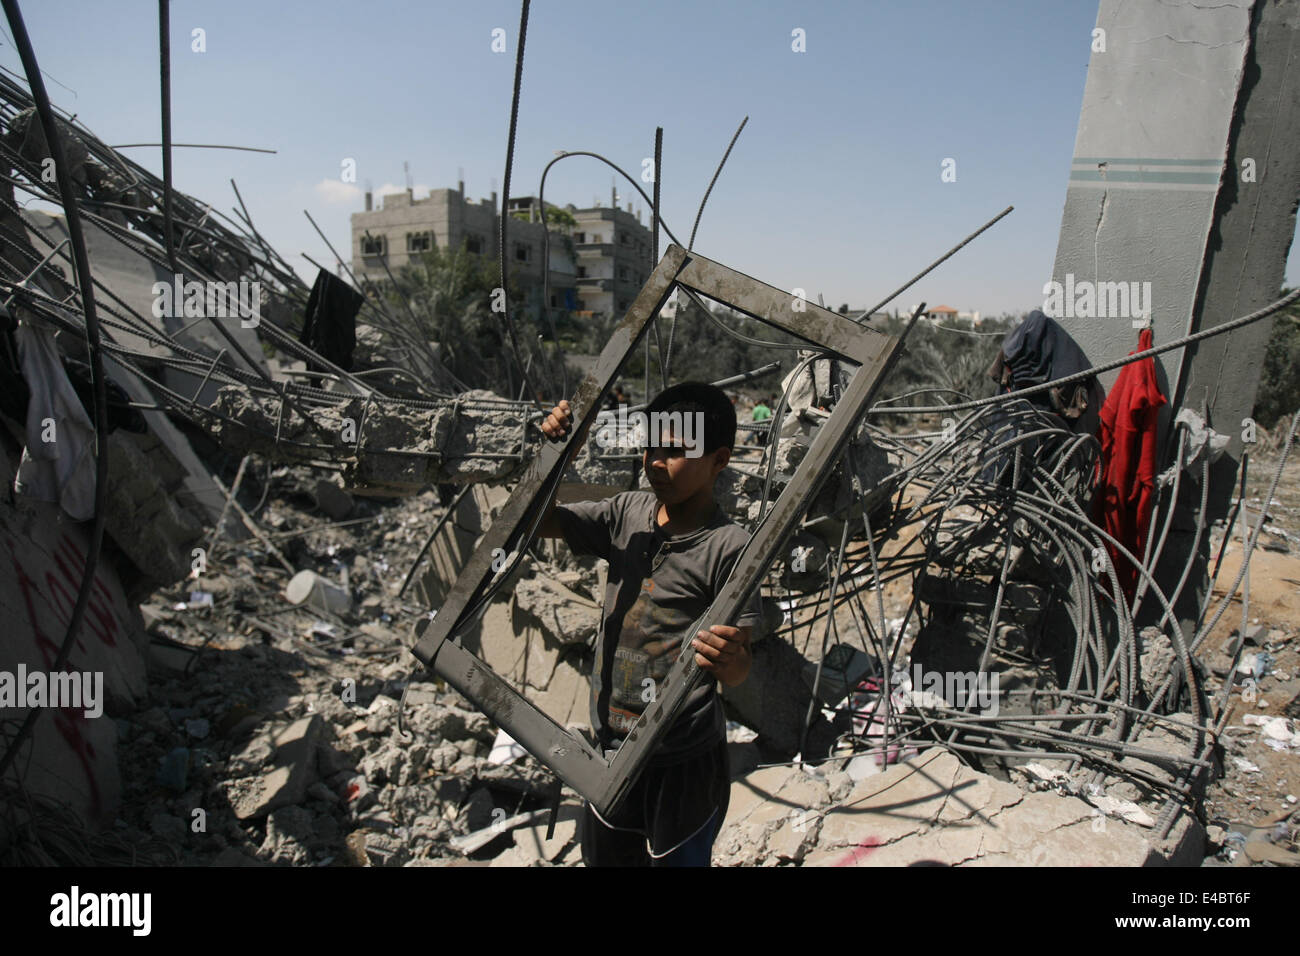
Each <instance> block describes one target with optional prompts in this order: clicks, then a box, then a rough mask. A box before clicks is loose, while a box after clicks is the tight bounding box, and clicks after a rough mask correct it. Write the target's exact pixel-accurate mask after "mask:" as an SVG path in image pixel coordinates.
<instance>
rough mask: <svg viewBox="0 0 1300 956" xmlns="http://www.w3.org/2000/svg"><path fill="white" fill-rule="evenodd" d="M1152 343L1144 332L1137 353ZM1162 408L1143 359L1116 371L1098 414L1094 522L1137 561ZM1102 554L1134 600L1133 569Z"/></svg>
mask: <svg viewBox="0 0 1300 956" xmlns="http://www.w3.org/2000/svg"><path fill="white" fill-rule="evenodd" d="M1151 341H1152V339H1151V330H1150V329H1143V330H1142V333H1141V334H1140V335H1139V336H1138V347H1137V351H1139V352H1142V351H1145V350H1146V349H1149V348H1151ZM1129 354H1130V355H1132V354H1133V353H1132V352H1130V353H1129ZM1165 404H1167V399H1166V398H1165V397H1164V396H1163V395H1161V394H1160V387H1159V386H1158V385H1156V362H1155V359H1154V358H1145V359H1142V360H1141V361H1140V362H1131V363H1130V364H1128V365H1125V366H1124V367H1123V368H1122V369H1121V370H1120V373H1119V378H1118V379H1116V380H1115V387H1114V388H1112V389H1111V391H1110V394H1109V395H1107V396H1106V404H1105V405H1103V406H1102V409H1101V424H1100V426H1099V434H1098V437H1099V438H1100V440H1101V456H1102V457H1101V487H1100V489H1099V492H1100V493H1099V494H1098V496H1097V498H1096V502H1095V504H1094V506H1093V520H1094V521H1095V522H1096V523H1097V524H1098V525H1099V526H1100V527H1101V528H1102V529H1103V530H1105V531H1106V532H1108V533H1109V534H1110V535H1112V536H1113V537H1114V538H1115V540H1117V541H1119V542H1120V543H1121V544H1123V545H1124V547H1126V548H1128V550H1129V551H1130V552H1131V553H1132V554H1133V555H1134V556H1135V557H1137V559H1138V560H1141V559H1142V552H1143V550H1144V549H1145V547H1146V540H1147V529H1148V527H1149V526H1150V524H1151V509H1152V508H1153V507H1154V505H1155V478H1156V422H1157V420H1158V418H1159V415H1160V406H1161V405H1165ZM1106 550H1107V551H1108V552H1110V558H1111V560H1112V561H1113V562H1114V563H1115V573H1116V576H1117V577H1118V578H1119V582H1120V584H1121V585H1122V586H1123V588H1124V592H1125V593H1126V594H1127V595H1128V596H1129V597H1132V596H1133V591H1134V588H1135V587H1136V585H1137V581H1138V573H1137V570H1136V569H1135V568H1134V567H1133V564H1132V562H1130V561H1129V560H1128V559H1127V558H1121V557H1120V555H1119V552H1117V551H1116V550H1115V548H1114V547H1113V546H1112V545H1111V544H1110V543H1109V542H1107V543H1106Z"/></svg>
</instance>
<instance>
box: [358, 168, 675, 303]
mask: <svg viewBox="0 0 1300 956" xmlns="http://www.w3.org/2000/svg"><path fill="white" fill-rule="evenodd" d="M613 199H614V197H611V207H610V208H602V207H593V208H590V209H577V208H575V207H574V206H572V205H570V206H566V207H564V208H563V210H559V209H557V207H555V206H552V205H551V204H550V203H547V216H548V219H551V221H550V222H548V226H549V227H550V229H549V231H550V250H549V270H548V271H549V276H550V281H549V305H550V307H551V309H553V310H557V311H559V312H565V311H569V312H575V313H577V314H579V315H583V314H585V315H587V316H595V315H601V316H607V315H612V314H617V315H620V316H621V314H622V313H623V312H625V311H626V310H627V309H628V307H629V306H631V304H632V300H633V299H634V298H636V294H637V293H638V292H639V291H640V289H641V286H642V285H643V284H644V283H645V280H646V278H647V277H648V276H649V275H650V272H651V270H652V268H653V263H651V261H650V256H651V243H650V230H649V229H647V228H646V227H645V226H644V225H642V224H641V217H640V215H634V214H633V213H632V207H631V204H629V205H628V208H627V211H623V210H621V209H618V208H617V206H616V205H613ZM540 210H541V206H540V204H539V203H538V202H537V200H536V199H535V198H534V197H520V198H513V199H511V200H510V210H509V212H510V214H511V216H512V219H511V222H510V226H509V229H508V230H507V234H506V236H507V241H508V242H509V248H508V249H507V250H506V255H507V256H508V257H509V262H510V269H511V272H512V273H513V274H515V275H516V276H517V277H518V281H519V283H520V285H521V286H522V287H523V289H524V292H525V295H526V296H527V298H528V301H529V302H530V303H533V304H537V305H540V302H541V291H542V288H543V268H544V265H543V242H544V239H545V237H546V233H547V227H544V226H543V225H542V223H541V215H540ZM553 211H554V212H556V213H557V216H555V217H554V218H552V212H553ZM564 213H567V217H566V216H565V215H564ZM525 216H526V217H527V218H523V217H525ZM569 217H571V218H572V220H573V223H574V224H573V225H569V224H568V222H567V219H568V218H569ZM556 218H558V219H565V220H566V222H565V223H563V224H558V225H557V224H556V222H555V221H554V220H555V219H556ZM499 228H500V216H499V214H498V212H497V194H496V193H495V192H494V193H492V196H491V198H489V199H482V200H479V201H478V202H470V201H469V200H467V199H466V198H465V184H464V183H463V182H462V183H460V184H459V185H458V188H456V189H433V190H430V191H429V195H428V196H427V197H425V198H423V199H416V198H415V196H414V194H413V193H412V191H411V190H409V189H408V190H407V191H406V192H400V193H388V194H386V195H385V196H383V197H382V206H381V208H378V209H376V208H374V202H373V198H372V196H371V194H370V193H369V192H367V193H366V208H365V210H364V211H363V212H356V213H353V214H352V271H353V272H354V273H355V274H356V275H357V276H358V278H360V277H365V278H366V279H368V280H370V281H372V282H374V283H375V285H376V286H379V287H380V288H383V287H386V286H387V285H389V284H391V280H390V273H391V275H393V276H396V275H397V274H398V271H399V270H400V269H401V267H402V266H405V265H407V264H410V263H412V262H414V261H416V260H418V258H419V256H420V255H421V254H422V253H424V252H426V251H428V250H430V249H432V248H433V247H435V246H436V247H438V248H439V249H442V250H453V249H456V248H457V247H458V246H460V245H461V243H464V244H465V248H466V249H467V250H468V251H469V252H470V253H471V254H474V255H481V256H486V257H488V258H489V259H496V257H497V250H498V247H499V244H500V232H499ZM385 267H386V268H385Z"/></svg>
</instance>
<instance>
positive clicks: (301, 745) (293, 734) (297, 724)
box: [230, 714, 325, 820]
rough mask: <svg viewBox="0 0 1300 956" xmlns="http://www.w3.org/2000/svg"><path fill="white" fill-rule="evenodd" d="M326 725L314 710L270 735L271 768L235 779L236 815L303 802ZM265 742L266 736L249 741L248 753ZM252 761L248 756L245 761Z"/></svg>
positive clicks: (246, 815)
mask: <svg viewBox="0 0 1300 956" xmlns="http://www.w3.org/2000/svg"><path fill="white" fill-rule="evenodd" d="M324 726H325V725H324V722H323V721H322V720H321V718H320V717H319V716H318V715H315V714H313V715H312V716H311V717H304V718H303V719H302V720H297V721H294V722H293V723H292V724H290V725H289V726H288V727H285V728H284V729H283V730H281V731H280V732H279V733H278V734H276V735H275V736H274V737H270V738H269V743H270V748H271V755H270V758H269V764H270V768H269V770H266V771H264V772H262V773H259V774H256V775H254V776H250V777H245V778H243V779H242V780H236V781H234V782H233V786H232V791H231V794H230V797H231V801H230V802H231V806H232V807H233V808H234V810H235V816H237V817H238V818H239V819H241V820H248V819H252V818H255V817H260V816H264V815H266V814H267V813H269V812H270V811H272V810H275V809H277V808H279V807H283V806H289V805H292V804H297V803H301V802H302V800H303V798H304V797H305V796H306V793H307V788H308V787H309V786H310V785H311V784H312V782H313V781H314V780H315V777H316V744H317V740H318V739H319V737H320V734H321V732H322V731H323V730H324ZM266 743H267V738H266V737H265V736H264V737H263V738H259V739H258V740H255V741H253V742H252V743H251V744H249V747H248V748H246V751H245V753H248V751H249V750H255V751H257V752H259V753H260V752H261V749H262V748H263V747H264V746H265V745H266ZM251 763H252V758H249V759H247V760H246V762H245V765H249V764H251ZM260 764H261V761H258V765H260Z"/></svg>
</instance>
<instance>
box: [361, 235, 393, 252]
mask: <svg viewBox="0 0 1300 956" xmlns="http://www.w3.org/2000/svg"><path fill="white" fill-rule="evenodd" d="M387 252H388V237H387V236H362V237H361V254H362V255H363V256H382V255H384V254H386V253H387Z"/></svg>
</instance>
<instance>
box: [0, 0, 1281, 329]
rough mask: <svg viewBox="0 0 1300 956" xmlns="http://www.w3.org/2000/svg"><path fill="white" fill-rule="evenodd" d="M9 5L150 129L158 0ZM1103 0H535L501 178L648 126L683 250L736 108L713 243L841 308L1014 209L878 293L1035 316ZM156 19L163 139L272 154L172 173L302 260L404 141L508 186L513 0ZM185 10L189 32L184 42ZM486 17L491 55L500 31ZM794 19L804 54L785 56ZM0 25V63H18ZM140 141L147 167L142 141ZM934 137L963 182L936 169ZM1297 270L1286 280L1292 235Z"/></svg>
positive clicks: (85, 106)
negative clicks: (317, 229) (167, 82)
mask: <svg viewBox="0 0 1300 956" xmlns="http://www.w3.org/2000/svg"><path fill="white" fill-rule="evenodd" d="M22 6H23V8H24V9H23V13H24V16H25V18H26V21H27V27H28V31H29V33H30V34H31V36H32V41H33V44H34V45H35V48H36V52H37V57H38V59H39V60H40V63H41V67H42V69H43V70H44V72H45V73H46V74H47V79H46V83H47V88H48V89H49V92H50V95H51V97H52V98H53V99H54V100H55V102H56V103H57V104H58V105H59V106H61V107H62V108H64V109H66V110H68V111H70V112H75V113H77V114H78V116H79V118H80V119H81V120H82V122H84V123H85V124H86V125H87V126H88V127H89V128H90V129H91V130H93V131H94V132H95V133H96V134H97V135H99V136H100V137H101V138H102V139H104V140H105V141H106V142H108V143H110V144H121V143H137V142H157V141H158V139H159V106H158V63H157V44H158V36H157V31H158V27H157V4H156V3H155V2H153V0H113V2H111V3H103V2H91V0H78V2H73V0H42V2H32V0H26V2H24V3H23V4H22ZM1096 10H1097V7H1096V3H1095V2H1093V0H996V2H973V0H971V2H958V0H947V2H943V0H913V2H896V0H890V2H877V0H856V2H843V3H841V2H825V3H807V2H804V3H795V2H755V0H746V2H679V0H653V2H650V0H642V2H622V0H620V2H617V3H610V2H609V0H554V2H546V0H537V2H534V4H533V6H532V15H531V19H530V23H529V29H528V40H527V46H526V51H525V52H526V60H525V65H524V78H523V96H522V100H521V103H520V116H519V128H518V136H517V143H516V149H515V164H514V172H513V174H512V176H513V183H512V188H511V193H512V194H513V195H532V194H535V193H536V191H537V182H538V178H539V177H540V175H541V171H542V167H543V166H544V165H545V164H546V162H547V161H549V160H550V159H551V158H552V157H553V156H554V155H555V151H556V150H559V149H566V150H578V149H586V150H592V151H595V152H599V153H603V154H605V155H606V156H608V157H609V158H610V159H612V160H613V161H614V162H616V163H618V164H619V165H621V166H623V167H624V168H625V169H627V170H628V171H629V172H630V173H633V174H634V175H636V174H638V173H639V171H640V170H641V168H642V162H641V161H642V159H643V158H645V157H649V156H651V155H652V154H653V144H654V129H655V126H656V125H661V126H663V127H664V160H663V169H662V183H663V187H662V188H663V204H664V217H665V219H666V220H667V222H668V224H669V226H671V227H672V229H673V231H674V232H675V233H677V235H678V236H679V237H680V238H681V240H682V241H683V242H685V241H686V240H687V238H688V236H689V233H690V229H691V223H692V221H693V220H694V217H695V211H696V207H697V206H698V204H699V201H700V198H701V197H702V195H703V193H704V190H705V188H706V187H707V186H708V182H709V178H710V176H711V175H712V173H713V169H714V167H715V166H716V164H717V162H718V160H719V159H720V157H721V156H722V153H723V151H724V150H725V149H726V145H727V142H728V140H729V139H730V137H731V135H732V133H733V132H734V130H735V128H736V126H737V125H738V124H739V122H740V120H741V119H742V117H744V116H746V115H748V116H749V118H750V119H749V124H748V126H747V127H746V128H745V131H744V133H742V134H741V137H740V140H739V141H738V143H737V145H736V148H735V149H734V150H733V152H732V154H731V158H730V160H729V161H728V164H727V167H726V169H725V170H724V171H723V174H722V177H721V178H720V180H719V182H718V185H717V187H716V188H715V189H714V191H713V194H712V196H711V197H710V199H709V205H708V207H707V209H706V210H705V214H704V219H703V222H702V224H701V226H700V232H699V236H698V239H697V243H696V248H697V249H698V250H699V251H700V252H701V253H702V254H704V255H706V256H709V257H710V258H714V259H718V260H720V261H722V262H724V263H726V264H727V265H729V266H731V267H733V268H736V269H739V270H740V271H743V272H747V273H749V274H750V275H753V276H756V277H758V278H760V279H763V280H764V281H767V282H770V283H772V284H774V285H779V286H782V287H784V288H791V289H792V288H795V287H799V288H802V289H805V290H806V292H807V294H808V295H809V296H810V297H813V298H815V297H816V296H817V294H818V293H821V294H823V295H824V296H825V300H826V302H827V304H828V305H830V306H831V307H835V306H836V305H838V304H839V303H841V302H845V301H847V302H849V303H851V304H852V305H854V306H859V307H865V306H866V305H869V304H872V303H874V302H875V301H876V300H878V299H879V298H881V297H882V296H884V295H885V294H887V293H888V292H890V291H892V290H893V289H894V288H895V287H896V286H897V285H899V284H901V283H902V282H903V281H904V280H905V279H907V278H908V277H910V276H911V275H913V274H914V273H916V272H918V271H919V270H920V269H921V268H922V267H923V266H924V265H926V264H927V263H928V262H929V261H930V260H932V259H933V258H935V257H937V256H938V255H939V254H940V253H942V252H944V251H945V250H947V249H948V248H949V247H950V246H952V245H954V244H955V243H956V242H957V241H958V240H959V239H960V238H962V237H963V236H964V235H966V234H967V233H969V232H971V231H973V230H974V229H975V228H976V227H977V226H978V225H980V224H981V223H983V222H984V221H985V220H987V219H989V218H991V217H992V216H993V215H994V214H996V213H997V212H999V211H1000V210H1001V209H1003V208H1004V207H1006V206H1008V205H1014V206H1015V207H1016V210H1015V212H1013V213H1012V214H1011V215H1010V216H1009V217H1008V218H1007V219H1005V220H1003V221H1002V222H1001V223H999V224H998V225H997V226H995V227H993V229H992V230H991V231H990V232H989V233H987V234H985V236H983V237H981V238H980V239H978V240H976V242H975V243H973V244H972V245H971V246H969V247H967V248H966V249H965V250H963V251H962V252H961V253H959V254H958V255H957V256H956V257H954V258H953V259H952V260H949V262H948V263H946V264H945V265H943V266H941V267H940V269H939V270H937V271H936V272H935V273H933V274H932V275H931V276H930V277H928V278H926V279H925V280H923V281H922V282H921V283H920V284H919V285H918V286H916V287H915V288H914V289H913V290H911V291H909V292H907V293H905V294H904V295H903V296H902V297H900V299H899V300H897V301H896V302H895V303H894V305H896V306H903V307H906V306H908V305H910V304H911V303H914V302H917V301H920V300H922V299H924V300H925V301H928V302H929V303H931V304H932V305H936V304H940V303H943V304H947V305H952V306H954V307H956V308H959V309H979V310H981V311H982V312H983V313H984V314H986V315H996V314H998V313H1001V312H1003V311H1012V312H1019V311H1023V310H1027V309H1030V308H1035V307H1037V306H1039V305H1041V302H1042V286H1043V283H1044V282H1045V281H1046V280H1047V279H1048V278H1049V274H1050V271H1051V267H1052V263H1053V260H1054V257H1055V251H1056V243H1057V234H1058V230H1059V224H1060V216H1061V211H1062V208H1063V205H1064V201H1065V190H1066V180H1067V176H1068V173H1069V166H1070V158H1071V154H1072V152H1073V146H1074V137H1075V127H1076V124H1077V122H1078V116H1079V107H1080V103H1081V101H1082V97H1083V87H1084V80H1085V77H1086V74H1087V67H1088V58H1089V43H1090V34H1091V30H1092V27H1093V25H1094V23H1095V20H1096ZM171 19H172V48H173V53H172V103H173V121H172V122H173V139H174V140H175V141H176V142H197V143H233V144H238V145H244V146H260V147H266V148H271V149H275V150H277V151H278V152H277V153H276V154H275V155H273V156H272V155H263V154H257V153H242V152H233V151H226V150H221V151H217V150H195V149H178V150H176V152H175V159H174V169H175V182H176V185H177V187H178V188H180V189H182V190H184V191H185V192H188V193H190V194H191V195H194V196H196V197H198V198H200V199H203V200H204V201H206V202H211V203H213V204H214V205H215V206H216V207H217V208H219V209H222V210H223V211H229V209H230V207H232V206H233V205H234V204H235V199H234V194H233V192H232V190H231V188H230V184H229V180H230V179H231V178H232V177H233V178H234V179H235V180H236V181H237V182H238V184H239V188H240V190H241V192H242V193H243V195H244V200H245V202H246V203H247V204H248V206H249V209H250V211H251V213H252V215H253V218H254V221H255V222H256V223H257V225H258V227H259V229H260V230H261V231H262V232H263V234H264V235H265V236H266V237H267V239H268V240H269V241H270V242H271V243H272V244H273V245H274V246H275V247H276V248H277V249H278V250H279V251H280V253H281V254H282V255H283V256H284V257H285V258H286V259H287V260H288V261H289V262H290V263H292V264H294V265H295V267H298V268H299V269H300V271H302V272H303V273H304V275H310V274H311V272H312V270H311V267H310V266H309V264H308V263H307V262H306V261H305V260H304V259H302V258H301V255H300V254H301V253H303V252H306V253H307V254H309V255H310V256H312V257H313V258H315V259H316V260H317V261H320V262H324V263H326V264H330V257H329V253H328V251H327V250H326V249H325V247H324V244H323V243H322V242H321V241H320V239H319V238H318V237H317V236H316V235H315V233H314V232H313V231H312V229H311V226H310V224H309V223H308V222H307V220H306V218H305V217H304V215H303V210H304V209H308V210H310V211H311V213H312V215H313V217H315V218H316V220H317V221H318V222H319V223H320V224H321V227H322V228H323V229H324V230H325V232H326V234H327V235H328V236H329V238H330V241H331V242H333V243H334V245H335V246H336V247H337V248H339V249H340V250H341V251H342V250H345V249H346V248H347V247H348V239H349V234H350V233H349V225H348V216H349V214H350V213H352V212H355V211H357V210H359V209H361V208H362V198H361V192H362V189H363V188H364V185H365V183H366V181H367V180H369V181H370V182H371V183H372V184H373V186H374V188H375V189H376V190H377V191H378V190H380V189H381V188H382V187H384V186H389V187H400V186H401V185H403V183H404V179H403V171H402V163H403V161H404V160H406V161H409V163H410V167H411V175H412V178H413V180H414V182H415V185H416V188H417V195H418V194H419V192H418V191H419V190H420V189H427V188H429V187H435V188H436V187H442V186H454V185H455V182H456V180H457V171H458V169H461V168H463V170H464V178H465V183H466V189H467V191H468V193H469V195H470V197H471V198H474V199H477V198H482V197H486V196H487V195H488V194H489V192H490V191H491V190H492V188H493V186H494V184H495V187H496V188H497V190H498V191H499V190H500V186H501V181H502V176H503V172H504V166H505V147H506V134H507V128H508V121H509V107H510V94H511V82H512V77H513V69H514V51H515V42H516V39H517V38H516V32H517V29H518V23H519V5H518V3H516V2H514V0H511V2H497V0H475V2H465V0H462V2H456V3H444V2H437V0H427V2H420V3H398V2H382V0H376V2H371V3H356V2H339V0H318V2H315V3H312V4H310V5H306V4H296V3H295V4H289V3H275V2H266V0H263V2H260V3H250V2H246V0H227V2H222V3H199V2H192V0H175V2H173V3H172V14H171ZM195 28H201V29H202V30H203V31H204V33H205V41H206V51H205V52H202V53H198V52H193V51H192V50H191V35H192V30H194V29H195ZM496 28H501V29H504V30H505V31H506V38H507V52H506V53H504V54H500V53H494V52H493V51H492V49H491V46H492V32H493V30H494V29H496ZM796 28H798V29H802V30H803V31H805V37H806V40H805V42H806V52H804V53H795V52H793V51H792V49H791V44H792V39H791V33H792V30H794V29H796ZM0 42H2V43H3V47H2V48H0V64H3V65H4V66H6V67H8V68H9V69H11V70H20V69H21V68H20V65H19V62H18V57H17V55H16V53H15V52H14V50H13V48H12V45H11V44H10V43H9V41H8V38H7V37H5V38H4V39H3V40H0ZM129 154H130V155H131V157H132V158H133V159H135V160H136V161H137V162H139V163H141V164H142V165H144V166H146V167H149V168H151V169H154V170H155V171H160V170H161V159H160V157H159V151H158V150H156V149H154V150H148V149H133V150H130V151H129ZM949 157H951V158H953V159H955V160H956V172H957V178H956V181H955V182H948V183H945V182H942V181H941V176H940V173H941V164H942V162H943V160H944V159H945V158H949ZM345 159H353V160H355V161H356V170H357V182H356V184H355V186H353V185H350V184H347V183H343V182H341V180H340V173H341V169H342V163H343V162H344V160H345ZM610 185H611V180H610V171H609V170H608V168H607V167H605V166H604V165H603V164H599V163H597V162H596V161H595V160H590V159H585V158H574V159H569V160H565V161H564V162H561V163H558V164H557V165H556V166H555V167H554V169H553V170H552V172H551V175H550V177H549V179H548V182H547V199H548V200H550V201H553V202H559V203H564V202H573V203H575V204H576V205H579V206H587V205H590V204H591V203H592V201H593V200H594V199H595V198H596V197H599V198H600V200H601V202H602V203H605V202H608V197H609V193H610ZM645 188H646V191H647V193H648V192H650V188H649V186H646V187H645ZM618 189H619V193H620V195H622V196H626V197H628V198H631V199H633V201H634V202H636V203H637V204H638V205H640V204H641V201H640V199H639V197H636V196H635V194H634V193H633V192H632V190H631V189H630V188H629V187H625V186H623V185H621V184H620V185H619V187H618ZM624 202H626V199H625V200H624ZM643 215H644V216H645V218H646V221H648V218H649V217H648V212H645V213H643ZM345 254H346V253H345ZM1287 278H1288V283H1289V284H1291V285H1295V284H1297V283H1298V282H1300V255H1296V254H1295V253H1294V249H1293V254H1292V256H1291V262H1290V264H1289V267H1288V270H1287Z"/></svg>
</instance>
